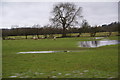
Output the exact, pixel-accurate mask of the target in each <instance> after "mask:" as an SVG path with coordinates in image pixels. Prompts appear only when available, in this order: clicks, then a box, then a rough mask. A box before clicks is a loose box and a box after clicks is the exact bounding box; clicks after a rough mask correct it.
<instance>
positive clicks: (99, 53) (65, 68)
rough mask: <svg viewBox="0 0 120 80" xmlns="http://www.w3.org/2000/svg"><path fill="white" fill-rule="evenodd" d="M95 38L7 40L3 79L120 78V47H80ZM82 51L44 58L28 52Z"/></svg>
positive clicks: (55, 54)
mask: <svg viewBox="0 0 120 80" xmlns="http://www.w3.org/2000/svg"><path fill="white" fill-rule="evenodd" d="M90 38H91V37H79V38H78V37H77V38H58V39H56V40H53V39H41V40H32V39H31V40H3V45H2V47H3V57H2V59H3V65H2V66H3V78H10V77H15V78H48V77H50V78H114V77H118V45H110V46H103V47H99V48H81V47H78V44H77V43H78V42H79V41H87V40H93V39H92V38H91V39H90ZM109 38H110V39H113V40H114V39H117V36H112V37H109ZM49 50H55V51H57V50H58V51H60V50H73V51H74V50H79V52H68V53H67V52H59V53H45V54H44V53H42V54H16V53H18V52H24V51H49Z"/></svg>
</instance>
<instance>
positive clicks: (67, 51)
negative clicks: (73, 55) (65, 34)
mask: <svg viewBox="0 0 120 80" xmlns="http://www.w3.org/2000/svg"><path fill="white" fill-rule="evenodd" d="M57 52H79V51H28V52H18V53H17V54H27V53H57Z"/></svg>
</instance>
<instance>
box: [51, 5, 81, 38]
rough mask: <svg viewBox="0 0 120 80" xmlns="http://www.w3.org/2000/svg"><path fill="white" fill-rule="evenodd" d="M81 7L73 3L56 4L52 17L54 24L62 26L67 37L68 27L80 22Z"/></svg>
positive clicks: (63, 35)
mask: <svg viewBox="0 0 120 80" xmlns="http://www.w3.org/2000/svg"><path fill="white" fill-rule="evenodd" d="M81 10H82V8H81V7H78V8H77V6H76V5H75V4H73V3H58V4H57V5H55V6H54V8H53V11H52V14H53V17H52V18H51V19H50V20H51V21H52V22H53V24H54V25H56V26H60V27H62V31H63V32H62V37H66V31H67V28H68V27H70V26H74V25H76V24H78V23H79V21H78V20H80V18H81V17H82V16H81Z"/></svg>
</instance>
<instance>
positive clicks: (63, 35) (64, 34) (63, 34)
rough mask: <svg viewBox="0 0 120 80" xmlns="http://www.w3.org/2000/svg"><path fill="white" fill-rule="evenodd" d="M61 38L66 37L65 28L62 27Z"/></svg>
mask: <svg viewBox="0 0 120 80" xmlns="http://www.w3.org/2000/svg"><path fill="white" fill-rule="evenodd" d="M62 37H66V28H65V27H63V33H62Z"/></svg>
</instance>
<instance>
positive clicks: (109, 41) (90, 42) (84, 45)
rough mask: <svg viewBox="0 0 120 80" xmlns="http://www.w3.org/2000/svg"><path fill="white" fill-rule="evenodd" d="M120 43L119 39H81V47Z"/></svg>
mask: <svg viewBox="0 0 120 80" xmlns="http://www.w3.org/2000/svg"><path fill="white" fill-rule="evenodd" d="M119 43H120V42H118V40H100V41H81V42H79V47H100V46H105V45H114V44H119Z"/></svg>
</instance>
